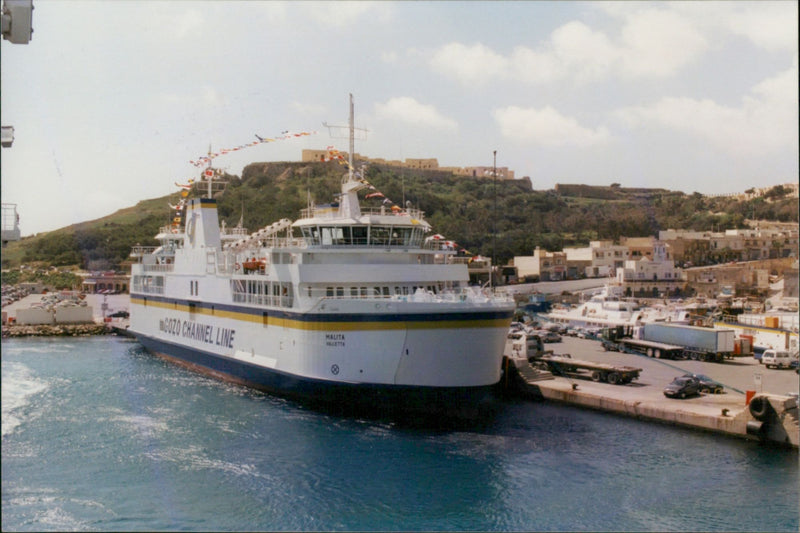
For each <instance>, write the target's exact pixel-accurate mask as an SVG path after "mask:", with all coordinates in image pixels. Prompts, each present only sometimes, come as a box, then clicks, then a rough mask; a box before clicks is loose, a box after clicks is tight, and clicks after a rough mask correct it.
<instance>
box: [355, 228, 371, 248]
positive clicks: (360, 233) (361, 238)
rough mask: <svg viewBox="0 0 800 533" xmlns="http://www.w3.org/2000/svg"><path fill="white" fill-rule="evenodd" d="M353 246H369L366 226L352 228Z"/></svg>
mask: <svg viewBox="0 0 800 533" xmlns="http://www.w3.org/2000/svg"><path fill="white" fill-rule="evenodd" d="M352 235H353V244H355V245H356V246H364V245H365V244H367V228H366V226H355V227H354V228H352Z"/></svg>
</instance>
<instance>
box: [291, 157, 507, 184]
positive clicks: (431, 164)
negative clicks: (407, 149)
mask: <svg viewBox="0 0 800 533" xmlns="http://www.w3.org/2000/svg"><path fill="white" fill-rule="evenodd" d="M339 155H341V156H342V157H344V158H345V159H346V158H347V152H339ZM329 158H330V153H329V152H328V150H303V152H302V155H301V160H302V161H303V162H307V163H311V162H320V161H328V160H329ZM353 158H354V159H355V160H358V161H367V162H369V163H377V164H382V165H391V166H395V167H401V168H410V169H415V170H439V171H442V172H451V173H452V174H454V175H456V176H470V177H473V178H494V177H495V173H496V177H497V178H498V179H503V180H513V179H514V171H513V170H511V169H509V168H508V167H497V168H495V167H486V166H482V167H440V166H439V161H438V160H437V159H436V158H428V159H411V158H409V159H406V160H405V161H399V160H386V159H382V158H369V157H366V156H363V155H361V154H358V153H355V154H353Z"/></svg>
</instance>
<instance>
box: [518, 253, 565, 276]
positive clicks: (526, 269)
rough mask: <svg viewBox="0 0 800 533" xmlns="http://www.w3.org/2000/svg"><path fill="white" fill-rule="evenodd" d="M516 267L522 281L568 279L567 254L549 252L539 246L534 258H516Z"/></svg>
mask: <svg viewBox="0 0 800 533" xmlns="http://www.w3.org/2000/svg"><path fill="white" fill-rule="evenodd" d="M514 266H515V267H517V275H518V276H519V278H520V279H523V278H526V277H536V276H538V277H539V280H540V281H561V280H565V279H567V254H566V253H564V252H548V251H546V250H542V249H541V248H539V247H538V246H537V247H536V250H534V251H533V255H532V256H515V257H514Z"/></svg>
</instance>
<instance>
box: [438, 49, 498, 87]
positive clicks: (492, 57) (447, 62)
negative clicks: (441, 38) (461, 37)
mask: <svg viewBox="0 0 800 533" xmlns="http://www.w3.org/2000/svg"><path fill="white" fill-rule="evenodd" d="M430 64H431V66H432V67H433V68H434V69H435V70H437V71H439V72H443V73H445V74H448V75H450V76H452V77H455V78H457V79H458V80H459V81H461V82H462V83H487V82H489V81H492V80H496V79H498V78H506V77H508V75H509V73H508V70H509V60H508V59H506V58H504V57H503V56H501V55H500V54H498V53H496V52H494V51H492V50H491V49H489V48H488V47H487V46H484V45H483V44H480V43H477V44H474V45H472V46H467V45H464V44H461V43H450V44H446V45H444V46H443V47H441V48H440V49H439V50H438V51H436V52H435V53H434V54H433V57H432V58H431V60H430Z"/></svg>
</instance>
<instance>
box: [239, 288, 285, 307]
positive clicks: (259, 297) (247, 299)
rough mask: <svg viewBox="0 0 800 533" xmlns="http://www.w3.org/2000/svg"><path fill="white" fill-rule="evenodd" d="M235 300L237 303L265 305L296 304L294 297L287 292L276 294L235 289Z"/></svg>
mask: <svg viewBox="0 0 800 533" xmlns="http://www.w3.org/2000/svg"><path fill="white" fill-rule="evenodd" d="M233 301H234V302H236V303H244V304H252V305H260V306H264V307H292V306H293V305H294V297H292V296H291V295H286V294H284V295H281V296H276V295H269V294H251V293H247V292H238V291H234V292H233Z"/></svg>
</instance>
